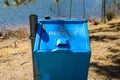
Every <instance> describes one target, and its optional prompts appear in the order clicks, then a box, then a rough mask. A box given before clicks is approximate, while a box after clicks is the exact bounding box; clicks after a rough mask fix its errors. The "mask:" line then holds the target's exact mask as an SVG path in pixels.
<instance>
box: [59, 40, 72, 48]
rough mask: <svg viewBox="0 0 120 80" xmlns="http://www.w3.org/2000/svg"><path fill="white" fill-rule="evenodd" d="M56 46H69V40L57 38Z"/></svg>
mask: <svg viewBox="0 0 120 80" xmlns="http://www.w3.org/2000/svg"><path fill="white" fill-rule="evenodd" d="M57 47H59V48H69V47H70V45H69V40H68V39H58V40H57Z"/></svg>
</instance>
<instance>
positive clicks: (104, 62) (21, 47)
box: [0, 21, 120, 80]
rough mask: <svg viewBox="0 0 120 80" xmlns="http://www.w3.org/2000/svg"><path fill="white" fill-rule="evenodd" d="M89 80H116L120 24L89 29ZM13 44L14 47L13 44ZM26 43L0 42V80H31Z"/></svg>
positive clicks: (119, 73) (119, 65)
mask: <svg viewBox="0 0 120 80" xmlns="http://www.w3.org/2000/svg"><path fill="white" fill-rule="evenodd" d="M89 33H90V38H91V47H92V56H91V63H90V69H89V76H88V78H89V80H120V23H119V22H116V21H115V22H112V23H109V25H107V24H100V25H97V26H92V25H91V24H90V25H89ZM16 40H17V42H16V43H17V47H15V44H14V42H15V41H16ZM32 76H33V72H32V58H31V47H30V40H28V39H20V40H18V39H15V38H14V39H10V40H4V41H0V80H33V78H32Z"/></svg>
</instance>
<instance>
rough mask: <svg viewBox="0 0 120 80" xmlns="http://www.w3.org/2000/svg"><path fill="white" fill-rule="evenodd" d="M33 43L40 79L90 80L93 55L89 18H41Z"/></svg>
mask: <svg viewBox="0 0 120 80" xmlns="http://www.w3.org/2000/svg"><path fill="white" fill-rule="evenodd" d="M38 23H39V25H38V29H37V33H36V40H35V46H34V59H35V66H36V69H37V73H38V80H87V76H88V69H89V63H90V56H91V48H90V41H89V36H88V25H87V21H86V20H39V22H38Z"/></svg>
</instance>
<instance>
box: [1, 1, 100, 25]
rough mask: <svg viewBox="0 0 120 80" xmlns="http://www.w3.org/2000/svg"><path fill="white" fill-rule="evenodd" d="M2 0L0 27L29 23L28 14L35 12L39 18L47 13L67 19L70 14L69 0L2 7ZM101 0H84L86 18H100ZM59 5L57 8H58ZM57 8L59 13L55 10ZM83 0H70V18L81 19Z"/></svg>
mask: <svg viewBox="0 0 120 80" xmlns="http://www.w3.org/2000/svg"><path fill="white" fill-rule="evenodd" d="M2 1H3V0H0V27H5V26H17V27H20V26H21V24H22V25H24V24H25V25H26V24H27V25H28V24H29V15H30V14H37V15H38V17H39V19H42V18H44V16H46V15H49V16H51V17H52V18H57V17H58V16H59V17H62V18H65V19H68V18H69V16H70V0H60V3H59V6H58V5H57V4H56V3H55V1H54V0H37V1H36V2H35V3H31V4H30V5H29V6H25V5H21V6H19V7H8V8H6V7H4V6H3V2H2ZM101 1H102V0H85V2H86V3H85V7H86V9H85V12H86V13H85V15H86V18H96V19H100V18H101ZM58 7H59V8H58ZM58 9H59V14H57V11H58ZM83 10H84V9H83V0H72V8H71V16H72V19H83V15H84V12H83Z"/></svg>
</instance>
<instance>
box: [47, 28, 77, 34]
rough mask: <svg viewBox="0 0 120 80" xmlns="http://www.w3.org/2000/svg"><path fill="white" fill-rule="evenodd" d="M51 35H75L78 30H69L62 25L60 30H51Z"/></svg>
mask: <svg viewBox="0 0 120 80" xmlns="http://www.w3.org/2000/svg"><path fill="white" fill-rule="evenodd" d="M48 34H49V35H63V36H75V35H76V34H77V31H74V32H69V31H67V29H66V28H65V27H64V26H60V28H59V30H58V31H49V32H48Z"/></svg>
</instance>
